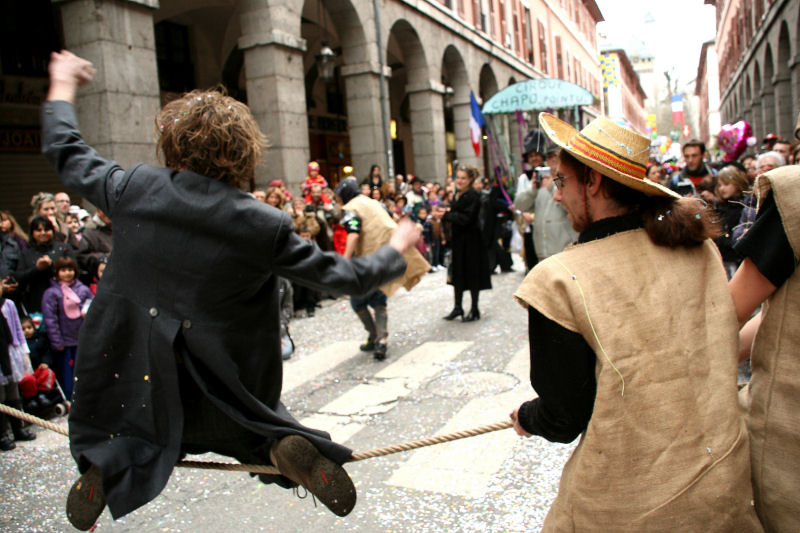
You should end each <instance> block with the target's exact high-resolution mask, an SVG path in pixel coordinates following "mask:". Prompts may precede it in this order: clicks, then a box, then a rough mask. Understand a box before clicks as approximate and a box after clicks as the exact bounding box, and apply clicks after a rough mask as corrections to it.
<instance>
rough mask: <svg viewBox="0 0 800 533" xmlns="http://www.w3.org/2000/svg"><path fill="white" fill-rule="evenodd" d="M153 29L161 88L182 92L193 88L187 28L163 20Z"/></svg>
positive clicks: (192, 66) (192, 71)
mask: <svg viewBox="0 0 800 533" xmlns="http://www.w3.org/2000/svg"><path fill="white" fill-rule="evenodd" d="M153 29H154V31H155V37H156V61H157V63H158V84H159V87H160V88H161V90H162V91H169V92H176V93H182V92H186V91H189V90H191V89H193V88H194V65H192V59H191V52H190V48H189V28H188V27H187V26H184V25H183V24H176V23H174V22H169V21H167V20H165V21H162V22H159V23H157V24H156V25H155V26H154V27H153Z"/></svg>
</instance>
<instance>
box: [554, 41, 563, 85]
mask: <svg viewBox="0 0 800 533" xmlns="http://www.w3.org/2000/svg"><path fill="white" fill-rule="evenodd" d="M555 42H556V77H557V78H558V79H560V80H563V79H564V57H563V55H562V51H561V36H559V35H556V36H555Z"/></svg>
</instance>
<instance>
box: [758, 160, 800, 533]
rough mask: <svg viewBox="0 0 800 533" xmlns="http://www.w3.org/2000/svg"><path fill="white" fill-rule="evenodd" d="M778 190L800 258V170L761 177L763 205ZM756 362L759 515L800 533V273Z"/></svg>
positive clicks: (761, 337)
mask: <svg viewBox="0 0 800 533" xmlns="http://www.w3.org/2000/svg"><path fill="white" fill-rule="evenodd" d="M770 190H772V191H773V195H774V197H775V203H776V205H777V207H778V211H779V213H780V215H781V220H782V221H783V229H784V231H785V232H786V237H787V238H788V240H789V244H790V245H791V247H792V250H793V251H794V255H795V263H797V260H798V257H800V170H798V168H797V167H793V166H787V167H781V168H777V169H775V170H772V171H770V172H767V173H766V174H763V175H761V176H759V178H758V181H757V182H756V192H757V194H758V197H759V201H760V200H761V199H763V198H765V197H766V195H767V193H768V192H769V191H770ZM761 315H762V322H761V327H760V328H759V330H758V333H757V334H756V337H755V340H754V342H753V349H752V352H751V357H750V361H751V364H752V368H753V377H752V379H751V381H750V387H749V402H747V403H749V411H748V413H747V426H748V429H749V431H750V447H751V462H752V469H753V492H754V494H755V502H756V511H757V512H758V515H759V517H760V518H761V522H762V523H763V524H764V528H765V529H766V530H767V531H770V532H778V531H780V532H783V531H791V532H792V533H796V532H798V531H800V356H799V355H798V350H799V349H800V328H798V327H797V324H798V322H800V270H798V269H795V271H794V273H793V274H792V276H791V277H790V278H789V279H788V280H786V282H785V283H784V284H783V285H782V286H781V287H779V288H778V290H777V291H775V293H774V294H773V295H772V296H771V297H770V298H769V299H768V300H767V301H766V303H765V304H764V306H763V308H762V310H761Z"/></svg>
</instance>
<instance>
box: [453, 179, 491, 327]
mask: <svg viewBox="0 0 800 533" xmlns="http://www.w3.org/2000/svg"><path fill="white" fill-rule="evenodd" d="M477 178H478V169H476V168H475V167H471V166H462V167H459V169H458V171H457V172H456V181H455V183H456V197H455V201H454V202H453V204H452V205H451V206H450V207H448V208H446V209H443V210H441V211H440V212H441V213H442V220H444V221H445V222H448V223H450V227H451V233H452V236H451V239H450V246H451V249H452V254H453V255H452V257H453V260H452V263H451V266H450V268H451V270H450V273H449V275H448V280H447V282H448V283H449V284H450V285H452V286H453V290H454V294H455V305H454V306H453V310H452V311H450V314H448V315H447V316H445V317H444V319H445V320H453V319H454V318H456V317H459V316H460V317H462V320H463V321H464V322H471V321H473V320H480V318H481V313H480V311H479V310H478V295H479V294H480V291H482V290H484V289H491V288H492V280H491V278H490V276H489V259H488V257H487V255H486V248H485V247H484V245H483V239H482V238H481V227H480V209H481V195H480V193H479V192H478V191H476V190H475V189H473V188H472V184H473V182H474V181H475V180H476V179H477ZM465 290H468V291H469V292H470V295H471V296H472V308H471V309H470V311H469V313H468V314H467V316H464V309H463V307H462V306H461V301H462V297H463V295H464V291H465Z"/></svg>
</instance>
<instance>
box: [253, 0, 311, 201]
mask: <svg viewBox="0 0 800 533" xmlns="http://www.w3.org/2000/svg"><path fill="white" fill-rule="evenodd" d="M296 17H297V18H298V20H299V17H298V15H297V14H296V13H292V12H290V8H289V7H288V6H287V5H285V4H282V5H276V4H275V3H274V2H273V3H268V2H267V1H266V0H247V1H244V2H242V8H241V24H242V35H241V36H240V37H239V48H240V49H242V50H243V51H244V64H245V72H246V79H247V105H248V106H249V107H250V110H251V111H252V113H253V116H254V117H255V118H256V120H257V121H258V124H259V125H260V126H261V130H262V131H263V132H264V133H265V134H266V135H267V138H268V139H269V142H270V147H269V148H268V149H267V150H266V152H265V153H264V163H265V164H264V165H263V166H261V167H259V168H258V169H257V170H256V184H257V185H258V186H264V185H266V184H267V183H269V181H270V180H272V179H276V178H280V179H283V180H284V183H285V184H286V186H287V187H288V188H289V189H290V190H291V191H297V190H298V189H299V187H300V184H301V183H302V181H303V179H305V176H306V164H307V163H308V158H309V157H310V155H309V152H310V151H309V146H308V116H307V114H306V91H305V79H304V72H303V53H304V52H305V50H306V42H305V40H304V39H301V38H300V37H299V36H298V35H294V34H292V33H290V32H288V31H285V30H284V29H282V28H288V27H290V26H291V23H292V21H293V20H294V18H296Z"/></svg>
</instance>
